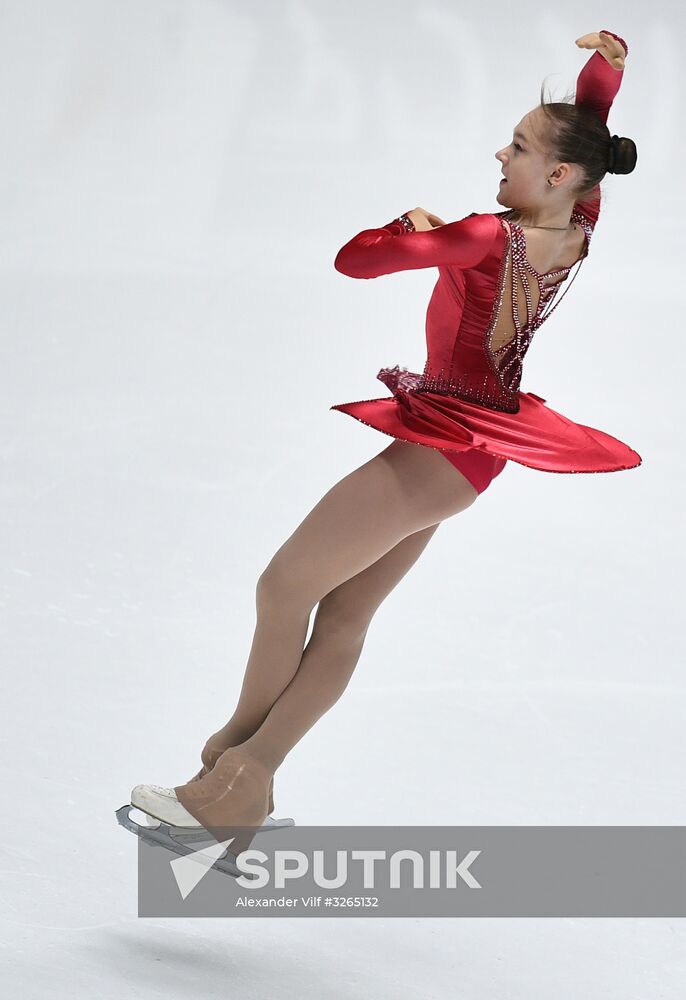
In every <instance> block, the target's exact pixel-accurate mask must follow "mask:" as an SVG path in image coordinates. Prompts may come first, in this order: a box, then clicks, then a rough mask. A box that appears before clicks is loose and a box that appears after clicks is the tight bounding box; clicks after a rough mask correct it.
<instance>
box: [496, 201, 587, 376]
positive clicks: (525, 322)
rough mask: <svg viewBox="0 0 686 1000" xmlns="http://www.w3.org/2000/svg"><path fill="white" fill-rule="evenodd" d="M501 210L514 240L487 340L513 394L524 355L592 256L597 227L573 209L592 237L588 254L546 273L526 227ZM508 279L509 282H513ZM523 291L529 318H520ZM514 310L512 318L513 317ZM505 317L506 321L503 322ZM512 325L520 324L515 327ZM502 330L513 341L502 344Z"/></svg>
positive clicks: (503, 268) (575, 219)
mask: <svg viewBox="0 0 686 1000" xmlns="http://www.w3.org/2000/svg"><path fill="white" fill-rule="evenodd" d="M496 214H497V216H498V218H499V219H500V220H501V222H502V224H503V226H504V227H505V229H506V233H507V237H508V239H507V245H506V249H505V253H504V254H503V260H502V265H501V273H500V276H499V280H498V294H497V296H496V302H495V304H494V309H493V314H492V316H491V322H490V323H489V326H488V330H487V331H486V336H485V341H484V343H485V347H486V352H487V354H488V355H489V359H490V361H491V366H492V368H493V371H494V372H495V374H496V375H497V376H498V379H499V381H500V384H501V385H502V387H503V389H505V390H506V391H508V392H516V391H517V390H518V389H519V385H520V383H521V379H522V367H523V361H524V356H525V354H526V352H527V351H528V349H529V346H530V344H531V341H532V340H533V337H534V334H535V333H536V330H538V328H539V327H540V326H541V324H542V323H544V322H545V321H546V319H548V317H549V316H550V315H551V313H553V312H554V311H555V309H557V307H558V305H559V304H560V302H561V301H562V299H563V298H564V296H565V295H566V294H567V292H568V291H569V288H570V287H571V285H572V282H573V281H574V279H575V278H576V276H577V274H578V273H579V270H580V268H581V264H582V262H583V261H584V260H585V258H586V257H587V256H588V251H589V245H590V241H591V234H592V232H593V227H592V226H591V224H590V223H589V222H588V220H587V219H586V218H585V216H583V215H582V214H581V213H580V212H578V211H576V209H575V210H574V211H573V212H572V215H571V221H572V222H575V223H577V224H578V225H579V226H581V228H582V229H583V230H584V233H585V236H586V245H585V248H584V252H583V253H582V255H581V256H580V257H579V258H578V259H577V260H576V261H575V262H574V264H570V265H569V266H568V267H561V268H556V269H555V270H553V271H546V272H544V273H541V272H539V271H537V270H536V268H535V267H533V265H532V264H531V262H530V261H529V259H528V257H527V253H526V237H525V235H524V231H523V229H522V228H521V226H519V225H518V224H517V223H516V222H511V221H509V220H508V219H505V218H503V215H504V214H505V213H503V212H498V213H496ZM577 265H578V266H577ZM574 267H576V268H577V269H576V272H575V273H574V275H573V277H572V280H571V281H570V282H569V285H568V286H567V288H565V290H564V292H563V293H562V295H561V296H560V297H559V299H558V301H557V302H554V303H553V300H554V299H555V298H556V297H557V293H558V289H559V287H560V285H561V284H563V282H565V281H566V280H567V277H568V276H569V273H570V272H571V270H572V269H573V268H574ZM508 278H509V280H507V279H508ZM548 278H555V279H556V280H555V281H553V282H551V283H546V279H548ZM531 279H533V281H534V282H535V285H536V289H537V292H538V296H537V298H538V301H537V302H536V305H535V307H534V303H533V298H532V280H531ZM506 292H507V293H508V295H507V298H508V301H509V305H510V309H509V310H508V314H507V316H504V315H503V316H501V305H502V303H503V300H504V297H505V293H506ZM521 293H523V296H524V304H525V316H524V318H523V319H522V317H520V305H519V304H520V301H521V300H520V294H521ZM510 313H511V322H510V319H509V316H510ZM499 320H501V323H500V324H499V322H498V321H499ZM512 326H513V327H514V329H513V330H512ZM503 328H504V331H503ZM502 332H507V333H509V334H510V335H509V336H508V339H506V340H503V339H502V338H500V340H499V342H497V343H496V333H502Z"/></svg>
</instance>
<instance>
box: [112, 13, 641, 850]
mask: <svg viewBox="0 0 686 1000" xmlns="http://www.w3.org/2000/svg"><path fill="white" fill-rule="evenodd" d="M576 44H577V45H578V46H579V47H580V48H586V49H593V50H595V51H594V52H593V53H592V55H591V56H590V58H589V59H588V61H587V62H586V64H585V66H584V67H583V69H582V70H581V73H580V75H579V78H578V81H577V90H576V102H575V104H570V103H567V102H560V103H549V104H545V103H544V102H543V91H541V103H540V104H539V105H538V106H536V107H535V108H534V109H533V110H532V111H530V112H529V113H528V114H526V115H525V116H524V117H523V118H522V119H521V121H519V122H518V123H517V125H516V127H515V130H514V132H513V138H512V141H511V142H510V143H508V145H507V146H504V147H503V148H502V149H500V150H499V151H498V152H497V153H496V154H495V156H496V159H497V160H498V162H499V164H500V166H501V167H502V174H503V179H502V180H501V181H500V187H499V190H498V195H497V200H498V202H499V204H501V205H504V206H506V208H505V210H504V211H500V212H496V213H491V212H488V213H483V214H480V213H475V212H473V213H471V215H468V216H467V217H466V218H464V219H461V220H460V221H458V222H452V223H448V224H445V223H443V221H442V220H441V219H439V218H437V217H436V216H435V215H432V214H431V213H429V212H426V211H424V210H423V209H421V208H415V209H413V210H412V211H408V212H405V213H404V214H402V215H400V216H399V217H398V218H397V219H394V220H393V221H392V222H390V223H389V224H388V225H386V226H382V227H381V228H380V229H367V230H364V231H363V232H361V233H359V234H358V235H357V236H355V237H354V238H353V239H352V240H350V242H349V243H347V244H346V245H345V246H344V247H343V248H342V249H341V250H340V251H339V253H338V255H337V257H336V260H335V265H334V266H335V267H336V269H337V270H338V271H340V272H341V273H342V274H346V275H350V276H351V277H355V278H373V277H376V276H378V275H381V274H390V273H392V272H396V271H401V270H409V269H414V268H421V267H437V268H438V271H439V278H438V282H437V284H436V286H435V288H434V291H433V294H432V297H431V301H430V303H429V308H428V314H427V328H426V329H427V347H428V354H427V360H426V365H425V367H424V371H423V373H422V374H421V375H419V374H417V373H414V372H408V371H407V369H404V368H403V369H401V368H399V367H398V366H397V365H396V366H395V367H394V368H382V369H381V371H380V372H379V375H378V378H379V379H380V380H381V381H383V382H384V383H385V385H387V386H388V387H389V388H390V389H391V391H392V395H391V396H386V397H383V398H380V399H371V400H360V401H358V402H354V403H340V404H338V405H336V406H333V407H332V409H336V410H340V411H341V412H343V413H348V414H350V415H352V416H354V417H356V418H357V419H358V420H361V421H363V422H364V423H367V424H369V425H370V426H372V427H375V428H376V429H378V430H380V431H382V432H384V433H385V434H389V435H390V436H392V437H393V438H395V439H396V440H394V441H393V442H391V443H390V444H389V445H388V447H386V448H385V449H384V450H383V451H382V452H380V454H378V455H376V457H374V458H373V459H371V460H370V461H369V462H366V463H365V464H364V465H362V466H361V467H360V468H359V469H356V470H355V471H354V472H351V473H350V474H349V475H347V476H345V478H343V479H342V480H341V481H340V482H339V483H337V484H336V485H335V486H334V487H332V489H330V490H329V491H328V493H326V494H325V496H324V497H323V498H322V499H321V500H320V501H319V503H318V504H317V505H316V506H315V507H314V508H313V510H312V511H311V512H310V513H309V514H308V515H307V517H306V518H305V520H304V521H303V522H302V524H301V525H300V526H299V527H298V528H297V529H296V531H295V532H294V533H293V534H292V535H291V536H290V538H288V539H287V540H286V542H285V543H284V544H283V545H282V546H281V548H280V549H279V550H278V551H277V552H276V554H275V555H274V557H273V558H272V559H271V561H270V563H269V564H268V566H267V567H266V568H265V570H264V571H263V573H262V575H261V576H260V578H259V580H258V582H257V598H256V604H257V625H256V628H255V633H254V638H253V642H252V647H251V650H250V656H249V658H248V664H247V668H246V671H245V675H244V678H243V684H242V688H241V692H240V697H239V699H238V703H237V705H236V707H235V709H234V711H233V715H232V716H231V718H230V719H229V721H228V722H227V723H226V725H224V726H223V728H221V729H220V730H219V731H218V732H216V733H214V734H213V735H212V736H211V737H210V738H209V739H208V741H207V743H206V744H205V747H204V749H203V751H202V753H201V759H202V763H203V767H202V769H201V770H200V771H199V772H198V774H196V775H195V777H194V778H191V780H190V781H188V782H186V783H185V784H183V785H179V786H177V787H176V788H175V789H164V788H160V787H159V786H156V785H139V786H137V787H136V788H135V789H134V791H133V793H132V797H131V802H132V804H133V805H134V806H137V807H138V808H141V809H143V810H145V811H146V812H147V813H149V815H151V816H153V817H156V818H157V819H160V820H163V821H165V822H168V823H172V824H174V825H176V826H180V827H198V826H203V827H205V828H206V829H207V830H209V831H210V833H212V834H213V836H214V835H215V834H214V831H216V830H220V831H222V832H223V834H224V836H225V835H226V829H227V828H233V827H259V826H260V825H261V824H263V823H264V821H265V819H267V817H268V815H269V813H271V812H272V810H273V807H274V803H273V798H272V788H273V775H274V772H275V771H276V769H277V768H278V767H279V765H280V764H281V762H282V761H283V759H284V758H285V756H286V755H287V754H288V752H289V750H291V749H292V747H294V746H295V745H296V743H298V741H299V740H301V739H302V737H303V736H304V735H305V733H306V732H307V731H308V730H309V729H310V728H311V727H312V726H313V725H314V724H315V722H317V720H318V719H319V718H320V717H321V716H322V715H323V714H324V713H325V712H326V711H327V710H328V709H329V708H331V707H332V705H334V704H335V702H336V701H337V700H338V699H339V698H340V696H341V694H342V693H343V691H344V690H345V688H346V686H347V684H348V681H349V680H350V677H351V675H352V673H353V670H354V669H355V666H356V664H357V661H358V659H359V656H360V653H361V651H362V646H363V644H364V640H365V636H366V634H367V630H368V629H369V624H370V622H371V620H372V617H373V616H374V613H375V611H376V610H377V608H378V607H379V605H380V604H381V602H382V601H383V600H384V598H385V597H386V596H387V595H388V594H389V593H390V592H391V591H392V590H393V588H394V587H395V586H396V584H397V583H398V582H399V581H400V580H401V578H402V577H403V576H404V575H405V574H406V573H407V571H408V570H409V569H410V567H411V566H412V565H413V564H414V563H415V561H416V560H417V559H418V557H419V556H420V554H421V553H422V552H423V550H424V549H425V547H426V545H427V543H428V542H429V540H430V538H431V537H432V535H433V534H434V532H435V531H436V529H437V527H438V525H439V524H440V523H441V521H444V520H445V519H446V518H448V517H452V516H453V515H454V514H457V513H459V512H460V511H463V510H465V509H466V508H467V507H469V506H470V505H471V504H472V503H474V501H475V500H476V498H477V496H478V495H479V494H480V493H482V492H483V491H484V490H485V489H486V488H487V487H488V485H489V483H490V482H491V480H492V479H493V478H494V477H495V476H497V475H498V474H499V473H500V472H501V471H502V469H503V467H504V466H505V464H506V462H507V461H508V460H512V461H515V462H519V463H520V464H522V465H525V466H529V467H531V468H534V469H541V470H544V471H546V472H611V471H615V470H619V469H630V468H633V467H635V466H637V465H640V463H641V457H640V455H638V454H637V452H635V451H633V450H632V449H631V448H629V447H628V445H626V444H624V443H622V442H621V441H619V440H618V439H617V438H614V437H611V436H610V435H609V434H606V433H604V432H603V431H600V430H597V429H595V428H593V427H586V426H584V425H583V424H577V423H575V422H574V421H572V420H570V419H568V418H567V417H565V416H563V415H562V414H560V413H557V412H556V411H555V410H552V409H550V408H549V407H547V406H546V405H545V400H544V399H542V398H541V397H540V396H537V395H535V394H534V393H532V392H521V391H520V389H519V386H520V381H521V377H522V361H523V358H524V355H525V354H526V351H527V349H528V347H529V344H530V343H531V339H532V337H533V335H534V333H535V331H536V330H537V329H538V327H539V326H540V325H541V323H542V322H543V321H544V320H545V319H546V318H547V317H548V316H549V315H550V313H551V312H552V311H553V310H554V308H556V305H557V304H559V300H558V302H557V303H555V304H554V305H553V304H552V303H553V299H555V298H556V295H557V293H558V290H559V286H560V285H561V284H563V283H564V282H565V281H566V280H567V278H568V276H569V274H570V272H571V270H572V268H573V267H574V266H575V265H576V264H578V265H579V267H580V265H581V262H582V261H583V260H584V259H585V258H586V257H587V256H588V252H589V244H590V241H591V235H592V233H593V229H594V226H595V223H596V221H597V219H598V215H599V211H600V189H599V181H600V180H602V178H603V177H604V175H605V173H606V172H607V171H609V172H611V173H629V172H630V171H632V170H633V169H634V166H635V164H636V147H635V145H634V143H633V142H632V140H631V139H627V138H619V137H618V136H616V135H613V136H610V133H609V131H608V128H607V125H606V124H605V123H606V121H607V116H608V112H609V110H610V107H611V104H612V100H613V98H614V96H615V94H616V93H617V91H618V90H619V86H620V83H621V80H622V77H623V68H624V60H625V58H626V55H627V53H628V47H627V45H626V42H624V40H623V39H622V38H620V37H619V35H615V34H614V33H613V32H610V31H600V32H592V33H591V34H587V35H584V36H582V37H581V38H579V39H577V40H576ZM576 273H578V268H577V272H575V275H574V276H576ZM572 280H573V279H572ZM569 284H571V282H569ZM561 297H562V296H560V298H561ZM315 606H317V611H316V617H315V620H314V626H313V632H312V636H311V638H310V641H309V642H308V644H307V647H306V648H305V649H303V645H304V642H305V637H306V634H307V630H308V625H309V621H310V615H311V613H312V611H313V609H314V608H315ZM217 839H219V834H217Z"/></svg>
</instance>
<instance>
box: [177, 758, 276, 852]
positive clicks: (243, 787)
mask: <svg viewBox="0 0 686 1000" xmlns="http://www.w3.org/2000/svg"><path fill="white" fill-rule="evenodd" d="M272 777H273V772H272V771H270V769H269V768H268V767H267V766H266V765H265V764H263V763H262V762H261V761H259V760H257V759H256V758H254V757H251V756H250V755H249V754H247V753H246V752H245V751H244V750H241V748H240V746H237V747H228V748H227V749H226V750H225V751H224V752H223V753H222V754H220V756H219V757H218V758H217V760H216V762H215V764H214V766H213V767H212V768H211V770H210V771H209V772H208V773H207V774H205V775H204V776H203V777H202V778H198V779H197V780H191V781H189V782H187V783H186V784H185V785H177V786H176V787H175V788H174V791H175V792H176V798H177V802H178V804H179V806H180V808H181V810H182V812H181V813H179V816H180V818H181V819H185V817H186V816H190V819H191V820H196V821H197V822H198V823H199V824H200V825H201V826H204V828H205V829H206V830H208V831H209V832H210V833H211V834H212V836H214V837H215V839H217V840H225V839H227V837H231V836H233V837H234V838H235V840H234V844H233V845H232V848H231V850H232V851H233V850H234V848H235V849H236V853H238V852H239V851H242V850H245V849H246V848H247V847H248V846H249V844H250V842H251V841H252V839H253V837H254V836H255V832H256V831H257V829H259V828H261V827H262V825H263V824H264V821H265V819H266V818H267V817H268V815H269V788H270V781H271V778H272ZM158 808H159V807H158ZM184 814H185V816H184ZM185 822H186V823H188V822H189V820H188V819H185ZM243 828H250V829H243Z"/></svg>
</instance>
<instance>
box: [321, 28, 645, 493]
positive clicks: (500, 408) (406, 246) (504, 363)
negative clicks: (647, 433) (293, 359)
mask: <svg viewBox="0 0 686 1000" xmlns="http://www.w3.org/2000/svg"><path fill="white" fill-rule="evenodd" d="M609 33H610V34H613V35H614V33H612V32H609ZM614 37H615V38H618V40H619V41H620V42H622V44H623V45H624V48H625V49H626V51H627V52H628V47H627V45H626V42H624V40H623V39H621V38H619V36H617V35H614ZM623 73H624V71H623V70H616V69H614V68H613V67H612V66H611V65H610V64H609V63H608V62H607V60H606V59H605V58H604V57H603V56H602V55H601V54H600V52H597V51H596V52H593V54H592V55H591V57H590V59H589V60H588V61H587V62H586V64H585V66H584V67H583V69H582V70H581V73H580V74H579V78H578V80H577V88H576V103H577V104H583V105H585V106H587V107H589V108H591V109H592V110H593V111H594V112H596V113H597V114H598V115H599V116H600V118H601V119H602V121H603V122H606V121H607V116H608V113H609V110H610V107H611V105H612V100H613V98H614V96H615V94H616V93H617V91H618V90H619V87H620V84H621V80H622V76H623ZM599 212H600V187H599V185H596V187H595V188H594V189H593V190H592V192H591V194H590V195H589V197H588V200H584V201H578V202H576V204H575V205H574V210H573V212H572V216H571V221H572V222H574V223H576V224H577V225H578V226H580V227H582V228H583V230H584V232H585V242H584V249H583V252H582V254H581V256H580V257H579V258H578V260H577V261H576V262H575V263H574V264H572V265H571V266H570V267H564V268H560V269H557V270H555V271H550V272H547V273H545V274H540V273H539V272H537V271H536V270H535V269H534V268H533V267H532V266H531V264H530V263H529V261H528V260H527V254H526V239H525V236H524V231H523V230H522V228H521V227H520V226H518V225H517V224H516V223H515V222H512V221H508V220H507V219H506V218H505V216H506V215H507V214H508V212H507V211H503V212H495V213H490V212H489V213H483V214H480V213H476V212H472V213H471V214H470V215H468V216H467V217H466V218H464V219H460V220H459V221H457V222H451V223H448V224H446V225H443V226H440V227H438V228H436V229H433V230H429V231H426V232H417V231H416V230H415V228H414V225H413V224H412V221H411V219H409V218H408V216H407V215H406V214H404V215H401V216H399V217H398V218H397V219H394V220H393V221H392V222H390V223H388V225H386V226H382V227H381V228H380V229H365V230H364V231H363V232H361V233H358V235H357V236H355V237H354V238H353V239H352V240H350V242H349V243H346V244H345V246H344V247H342V248H341V250H340V251H339V252H338V254H337V256H336V260H335V263H334V266H335V268H336V270H337V271H340V272H341V273H342V274H346V275H349V276H350V277H352V278H376V277H378V276H379V275H382V274H391V273H393V272H395V271H405V270H412V269H416V268H423V267H437V268H438V273H439V277H438V281H437V282H436V285H435V287H434V290H433V293H432V296H431V300H430V302H429V306H428V310H427V316H426V344H427V358H426V364H425V366H424V371H423V372H422V374H421V375H420V374H418V373H416V372H410V371H408V370H407V369H406V368H400V367H399V366H398V365H395V366H394V367H393V368H382V369H381V371H380V372H379V373H378V375H377V378H378V379H380V381H382V382H383V383H384V384H385V385H386V386H388V388H389V389H390V390H391V392H392V393H393V395H392V396H386V397H383V398H380V399H365V400H359V401H357V402H352V403H338V404H336V405H335V406H332V407H331V409H332V410H340V411H341V412H342V413H348V414H350V415H351V416H353V417H355V418H356V419H357V420H360V421H362V422H363V423H365V424H369V426H371V427H374V428H376V430H379V431H382V432H384V433H385V434H389V435H391V436H392V437H395V438H400V439H401V440H403V441H410V442H414V443H416V444H421V445H425V446H428V447H431V448H436V449H437V450H439V451H440V452H441V453H442V454H443V455H445V457H446V458H447V459H448V460H449V461H451V462H452V463H453V464H454V465H456V466H457V467H458V468H459V469H461V471H463V473H464V475H466V476H467V478H468V479H470V481H471V482H472V483H473V485H474V486H475V487H476V489H477V490H478V491H479V492H481V491H482V490H483V489H485V488H486V486H488V484H489V483H490V481H491V479H492V478H493V477H494V476H495V475H497V474H498V473H499V472H500V471H502V469H503V467H504V465H505V463H506V461H507V460H512V461H515V462H519V463H520V464H521V465H526V466H529V467H530V468H532V469H541V470H543V471H545V472H614V471H617V470H620V469H632V468H634V467H635V466H637V465H640V464H641V456H640V455H639V454H638V453H637V452H635V451H634V450H633V449H632V448H630V447H629V446H628V445H627V444H624V443H623V442H622V441H619V440H618V439H617V438H615V437H612V436H611V435H610V434H606V433H605V432H604V431H601V430H597V429H596V428H594V427H587V426H585V425H584V424H578V423H575V422H574V421H573V420H570V419H569V418H568V417H565V416H563V415H562V414H561V413H558V412H556V411H555V410H553V409H551V408H550V407H548V406H546V405H545V403H546V401H545V400H544V399H542V398H541V397H540V396H537V395H536V394H535V393H533V392H521V391H520V389H519V386H520V382H521V378H522V363H523V359H524V355H525V354H526V352H527V350H528V348H529V345H530V343H531V340H532V338H533V335H534V333H535V332H536V330H537V329H538V327H539V326H540V325H541V324H542V323H543V322H544V321H545V320H546V319H547V318H548V316H549V315H550V313H551V312H553V311H554V309H555V308H556V306H557V305H559V301H558V302H557V303H555V304H553V300H554V299H555V298H556V296H557V294H558V289H559V286H560V285H561V284H563V283H564V282H565V281H566V280H567V278H568V276H569V274H570V272H571V270H572V268H573V267H574V266H577V271H576V272H575V275H574V277H576V273H578V270H579V268H580V267H581V262H582V261H583V260H584V259H585V257H587V256H588V251H589V245H590V241H591V236H592V234H593V230H594V227H595V224H596V222H597V220H598V215H599ZM532 279H533V281H532ZM550 279H553V280H552V281H551V280H550ZM572 280H574V279H573V278H572ZM570 285H571V282H570ZM536 293H537V294H536ZM560 298H562V296H560ZM501 307H502V316H501ZM524 307H525V308H524ZM499 317H501V322H500V323H499V322H498V320H499ZM503 319H504V320H505V324H506V333H507V336H508V338H509V339H507V340H504V339H503V337H502V334H503V329H504V328H503Z"/></svg>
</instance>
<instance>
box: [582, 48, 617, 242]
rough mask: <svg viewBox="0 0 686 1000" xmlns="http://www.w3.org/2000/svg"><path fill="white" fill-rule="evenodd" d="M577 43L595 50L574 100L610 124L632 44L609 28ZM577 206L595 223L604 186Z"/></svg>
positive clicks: (604, 122)
mask: <svg viewBox="0 0 686 1000" xmlns="http://www.w3.org/2000/svg"><path fill="white" fill-rule="evenodd" d="M576 44H577V45H578V46H579V48H582V49H595V51H594V52H593V54H592V56H591V58H590V59H589V60H588V61H587V62H586V64H585V65H584V67H583V68H582V70H581V72H580V73H579V76H578V78H577V81H576V98H575V102H574V103H575V104H576V105H577V106H579V107H585V108H588V109H589V110H590V111H593V112H594V113H595V114H596V115H597V116H598V117H599V118H600V120H601V121H602V122H603V124H607V118H608V115H609V113H610V108H611V107H612V102H613V100H614V98H615V96H616V95H617V92H618V91H619V88H620V86H621V84H622V79H623V77H624V61H625V59H626V57H627V55H628V54H629V46H628V45H627V43H626V42H625V41H624V39H623V38H621V37H620V36H619V35H616V34H614V32H612V31H607V30H603V31H597V32H590V33H589V34H587V35H582V36H581V38H577V40H576ZM574 208H575V209H576V210H577V211H579V212H581V213H582V215H584V216H585V217H586V218H587V219H588V221H589V222H590V223H591V225H595V224H596V222H597V221H598V216H599V214H600V185H599V184H596V185H595V186H594V187H593V188H592V189H591V191H590V193H589V194H587V195H586V196H585V197H584V198H583V199H581V200H579V201H577V202H576V203H575V205H574Z"/></svg>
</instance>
